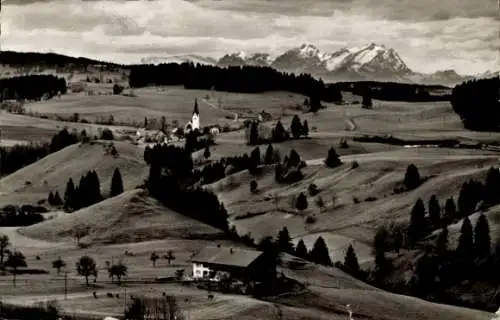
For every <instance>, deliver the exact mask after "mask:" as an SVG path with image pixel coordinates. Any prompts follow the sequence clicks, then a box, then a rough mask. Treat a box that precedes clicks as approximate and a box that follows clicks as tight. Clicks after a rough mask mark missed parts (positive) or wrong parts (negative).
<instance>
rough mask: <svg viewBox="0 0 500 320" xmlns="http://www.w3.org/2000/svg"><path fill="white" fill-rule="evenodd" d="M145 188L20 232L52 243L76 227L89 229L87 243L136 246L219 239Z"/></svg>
mask: <svg viewBox="0 0 500 320" xmlns="http://www.w3.org/2000/svg"><path fill="white" fill-rule="evenodd" d="M145 193H147V191H144V190H142V189H135V190H129V191H125V192H124V193H122V194H120V195H118V196H116V197H112V198H109V199H106V200H104V201H101V202H99V203H97V204H94V205H92V206H90V207H87V208H83V209H80V210H78V211H75V212H73V213H70V214H66V215H63V216H59V217H56V218H54V219H51V220H46V221H44V222H42V223H39V224H36V225H32V226H29V227H26V228H23V229H21V230H20V232H21V233H22V234H23V235H26V236H29V237H32V238H37V239H44V240H50V241H59V240H68V237H69V238H70V241H71V237H72V231H73V230H74V228H75V227H78V226H85V227H88V228H89V234H88V235H87V236H86V237H84V238H83V239H82V242H85V243H96V242H101V243H102V242H104V243H113V244H117V243H134V242H142V241H149V240H153V239H164V238H187V239H190V238H198V239H210V238H212V239H216V238H217V237H221V236H222V233H221V232H220V231H219V230H217V229H215V228H213V227H210V226H208V225H205V224H203V223H201V222H198V221H197V220H193V219H190V218H187V217H185V216H183V215H181V214H179V213H177V212H175V211H172V210H169V209H167V208H165V207H164V206H162V205H161V204H160V203H158V201H157V200H155V199H153V198H151V197H148V196H147V195H146V194H145Z"/></svg>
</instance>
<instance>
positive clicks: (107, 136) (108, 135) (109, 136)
mask: <svg viewBox="0 0 500 320" xmlns="http://www.w3.org/2000/svg"><path fill="white" fill-rule="evenodd" d="M114 139H115V137H114V135H113V131H111V130H110V129H108V128H106V129H104V130H102V132H101V140H114Z"/></svg>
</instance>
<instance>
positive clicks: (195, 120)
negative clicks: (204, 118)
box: [191, 99, 200, 130]
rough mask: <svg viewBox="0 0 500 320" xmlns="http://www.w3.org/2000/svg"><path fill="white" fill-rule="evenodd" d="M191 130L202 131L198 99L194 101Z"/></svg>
mask: <svg viewBox="0 0 500 320" xmlns="http://www.w3.org/2000/svg"><path fill="white" fill-rule="evenodd" d="M191 128H192V129H193V130H196V129H198V130H200V112H199V111H198V99H194V110H193V116H192V117H191Z"/></svg>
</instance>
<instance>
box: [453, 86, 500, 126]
mask: <svg viewBox="0 0 500 320" xmlns="http://www.w3.org/2000/svg"><path fill="white" fill-rule="evenodd" d="M498 88H500V78H498V77H497V78H492V79H480V80H470V81H466V82H464V83H462V84H459V85H457V86H455V87H454V88H453V90H452V93H451V99H450V102H451V105H452V107H453V110H454V111H455V113H456V114H458V115H459V116H460V119H461V120H462V123H463V124H464V127H465V128H467V129H471V130H491V131H497V130H498V128H499V124H500V90H499V89H498Z"/></svg>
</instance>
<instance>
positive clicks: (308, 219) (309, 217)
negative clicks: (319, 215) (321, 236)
mask: <svg viewBox="0 0 500 320" xmlns="http://www.w3.org/2000/svg"><path fill="white" fill-rule="evenodd" d="M306 223H307V224H313V223H316V218H315V217H313V216H308V217H307V218H306Z"/></svg>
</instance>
